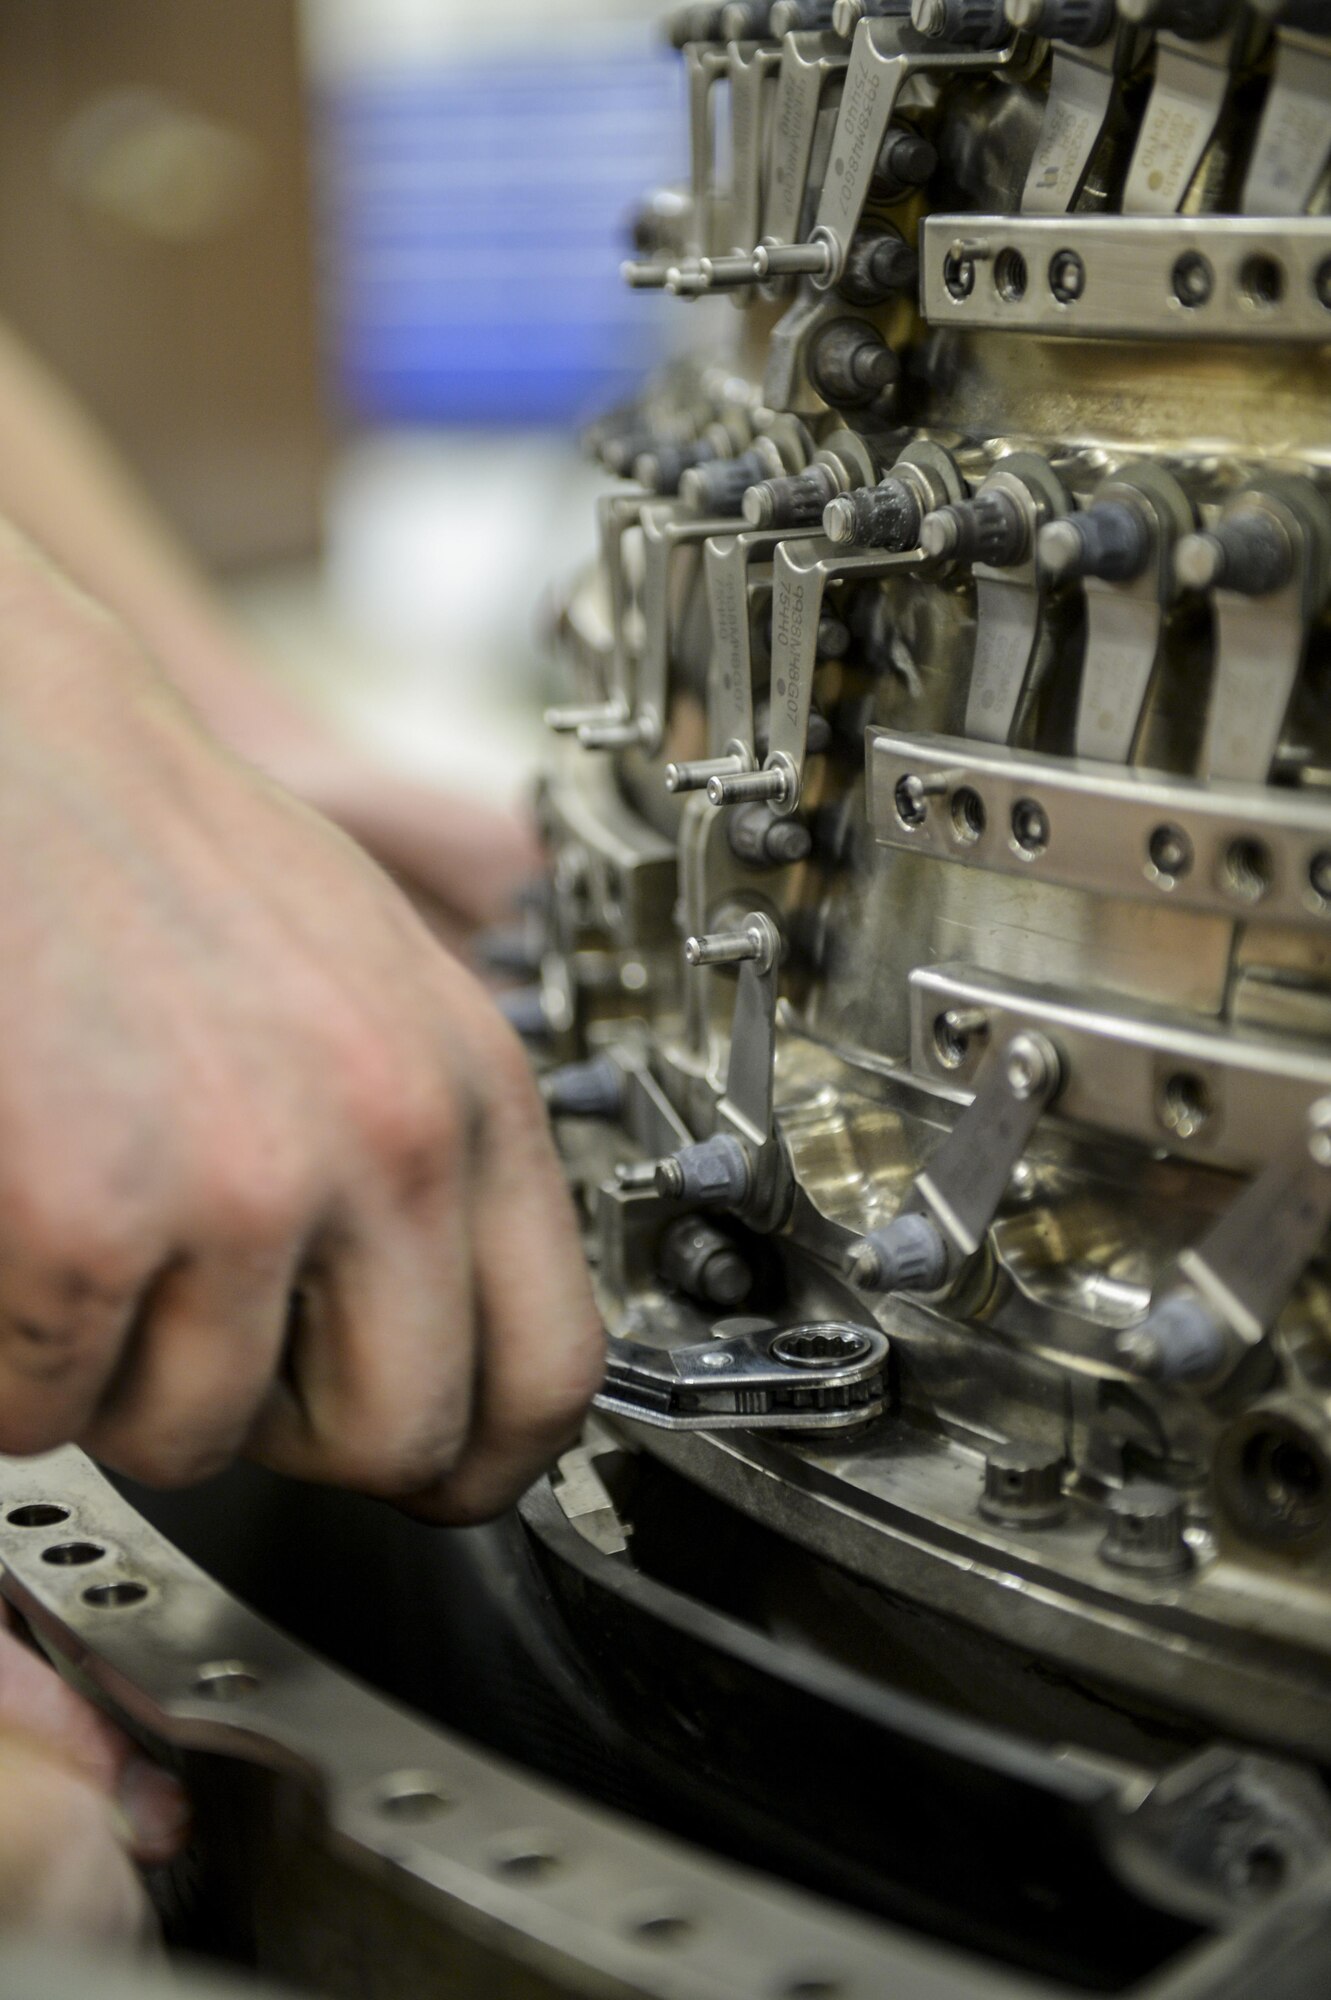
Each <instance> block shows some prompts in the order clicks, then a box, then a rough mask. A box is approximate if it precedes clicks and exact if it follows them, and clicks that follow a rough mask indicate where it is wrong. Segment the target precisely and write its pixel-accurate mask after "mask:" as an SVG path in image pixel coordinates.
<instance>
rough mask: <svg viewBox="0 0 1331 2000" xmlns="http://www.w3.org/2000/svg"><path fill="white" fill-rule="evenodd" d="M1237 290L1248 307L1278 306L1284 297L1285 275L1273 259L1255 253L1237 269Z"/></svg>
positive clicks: (1246, 258)
mask: <svg viewBox="0 0 1331 2000" xmlns="http://www.w3.org/2000/svg"><path fill="white" fill-rule="evenodd" d="M1239 290H1240V291H1241V292H1242V294H1243V296H1244V298H1245V299H1247V301H1248V303H1249V305H1254V306H1259V307H1263V308H1265V307H1269V306H1278V305H1279V304H1280V301H1281V299H1282V298H1283V297H1284V295H1285V273H1284V270H1283V269H1282V267H1281V266H1280V265H1279V264H1278V263H1277V262H1276V260H1275V258H1274V257H1268V256H1265V255H1263V254H1261V253H1255V254H1254V255H1253V256H1251V257H1245V258H1244V260H1243V263H1242V264H1241V265H1240V267H1239Z"/></svg>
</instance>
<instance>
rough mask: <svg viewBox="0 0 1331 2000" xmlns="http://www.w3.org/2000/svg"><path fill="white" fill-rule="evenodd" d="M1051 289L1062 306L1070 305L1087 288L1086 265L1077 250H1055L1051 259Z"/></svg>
mask: <svg viewBox="0 0 1331 2000" xmlns="http://www.w3.org/2000/svg"><path fill="white" fill-rule="evenodd" d="M1049 289H1050V291H1051V292H1052V293H1053V295H1054V297H1055V298H1056V299H1057V300H1058V303H1059V304H1060V305H1061V306H1070V305H1072V304H1073V303H1074V302H1075V301H1076V300H1077V299H1079V298H1080V297H1081V295H1082V293H1083V292H1084V291H1085V289H1086V266H1085V265H1084V264H1083V263H1082V261H1081V258H1080V257H1079V256H1078V255H1077V253H1076V251H1075V250H1055V252H1054V254H1053V256H1052V257H1051V258H1050V260H1049Z"/></svg>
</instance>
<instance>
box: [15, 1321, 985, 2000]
mask: <svg viewBox="0 0 1331 2000" xmlns="http://www.w3.org/2000/svg"><path fill="white" fill-rule="evenodd" d="M857 1331H858V1330H857ZM878 1351H879V1350H878V1346H877V1344H876V1343H875V1346H874V1352H875V1353H878ZM880 1365H881V1364H880ZM785 1374H786V1375H789V1376H794V1377H799V1375H800V1371H799V1369H798V1368H793V1367H792V1368H787V1369H786V1370H785ZM803 1379H804V1380H805V1382H806V1383H807V1382H808V1380H809V1376H808V1374H807V1372H806V1373H805V1375H804V1377H803ZM0 1491H2V1492H3V1512H2V1513H0V1562H3V1577H2V1578H0V1588H3V1592H4V1595H5V1597H6V1598H7V1599H8V1600H9V1602H10V1603H11V1604H13V1605H14V1606H15V1607H16V1608H17V1609H18V1610H19V1611H20V1612H21V1613H22V1614H23V1616H24V1617H25V1618H26V1619H28V1621H29V1622H30V1623H31V1625H32V1626H33V1628H34V1630H35V1631H36V1632H37V1633H38V1634H39V1635H40V1637H41V1638H42V1639H43V1641H44V1642H45V1643H46V1644H47V1645H49V1646H50V1647H51V1649H52V1650H53V1651H54V1652H55V1653H57V1654H58V1655H60V1656H62V1657H64V1658H66V1659H68V1660H70V1661H71V1662H73V1663H75V1664H77V1665H78V1667H79V1668H80V1670H81V1673H82V1674H83V1676H84V1677H85V1680H87V1681H88V1682H90V1683H91V1684H92V1685H93V1686H94V1687H96V1688H98V1689H100V1690H101V1691H102V1692H103V1693H104V1694H105V1695H106V1696H107V1697H108V1699H109V1700H110V1701H111V1702H113V1703H114V1705H115V1706H116V1708H117V1709H119V1710H120V1711H121V1712H122V1713H124V1714H126V1715H128V1716H129V1717H131V1718H132V1720H133V1721H134V1722H135V1723H137V1724H138V1725H140V1726H141V1727H142V1728H143V1729H144V1730H145V1731H147V1732H149V1734H150V1735H152V1736H154V1737H156V1738H157V1739H159V1740H160V1741H162V1742H164V1743H166V1744H169V1745H171V1746H173V1747H176V1748H179V1749H195V1750H205V1751H210V1752H214V1753H217V1754H220V1755H223V1756H230V1757H233V1758H235V1759H236V1760H237V1761H238V1762H239V1763H241V1764H247V1765H250V1766H257V1767H261V1768H265V1769H269V1770H273V1771H276V1772H280V1773H283V1774H285V1775H286V1776H288V1777H289V1778H294V1779H296V1780H298V1781H304V1782H306V1783H307V1784H308V1787H309V1791H310V1794H311V1797H312V1800H313V1801H314V1810H313V1811H312V1813H311V1814H310V1816H309V1821H310V1835H309V1837H310V1838H311V1839H312V1840H314V1841H317V1842H324V1843H326V1844H327V1847H328V1850H329V1852H330V1854H334V1853H335V1854H337V1855H338V1856H340V1857H341V1860H342V1861H343V1863H345V1864H348V1865H350V1866H352V1867H354V1868H363V1869H364V1870H365V1872H366V1874H367V1875H368V1876H370V1877H371V1878H373V1879H374V1880H376V1881H377V1882H378V1883H379V1884H380V1885H381V1886H382V1887H383V1888H385V1889H386V1890H387V1891H388V1892H389V1894H390V1895H391V1894H392V1893H394V1892H396V1891H400V1894H401V1897H402V1900H403V1903H404V1904H405V1905H411V1906H414V1907H415V1909H416V1910H417V1911H423V1912H425V1913H426V1914H427V1915H428V1916H429V1917H431V1918H433V1919H434V1920H436V1921H437V1923H438V1925H439V1931H440V1958H441V1965H446V1964H447V1963H448V1962H449V1961H448V1958H447V1953H448V1950H449V1942H448V1941H449V1938H450V1936H457V1935H461V1936H465V1937H467V1938H469V1939H470V1940H471V1941H472V1943H473V1944H477V1945H479V1946H481V1947H482V1948H484V1949H486V1950H488V1951H491V1952H493V1954H494V1956H495V1959H496V1964H497V1966H499V1965H512V1966H513V1967H515V1968H519V1967H520V1968H523V1971H522V1979H523V1982H524V1984H523V1990H524V1991H526V1990H528V1988H527V1984H526V1982H528V1981H534V1982H535V1984H534V1985H533V1986H532V1987H531V1990H532V1991H533V1992H535V1991H536V1989H537V1987H539V1989H540V1991H541V1992H542V1993H546V1992H547V1991H548V1992H549V1994H550V1995H551V1996H552V2000H555V1996H565V1995H567V1996H570V2000H571V1996H573V1995H575V1994H584V1993H587V1992H589V1991H592V1990H594V1991H596V1992H598V1993H601V1992H604V1993H606V1994H609V1993H611V1992H613V1993H615V1994H622V1995H623V1996H624V1997H625V2000H680V1996H681V1995H682V1994H684V1993H685V1992H687V1994H688V1995H689V1996H690V2000H768V1996H770V1995H772V1994H774V1993H793V1992H797V1991H799V1990H800V1984H799V1982H800V1981H801V1980H802V1979H809V1978H812V1976H813V1972H814V1971H815V1970H816V1971H817V1972H818V1975H819V1977H820V1978H823V1979H826V1980H829V1981H830V1980H835V1982H836V1990H837V1992H838V1993H839V1994H840V1993H844V1994H845V1996H846V2000H880V1996H881V1995H882V1994H883V1993H884V1992H886V1991H887V1990H888V1989H889V1988H891V1989H892V1990H893V1991H909V1992H912V1993H913V1992H915V1991H916V1988H915V1986H914V1984H913V1980H914V1978H915V1977H916V1976H917V1975H918V1976H919V1977H920V1978H921V1979H922V1980H923V1981H924V1983H923V1984H922V1985H921V1986H920V1987H919V1989H918V1990H919V1992H920V1994H921V1995H923V1994H925V1993H928V1994H930V1995H934V1994H937V1995H939V1996H940V1997H941V1996H946V2000H960V1996H961V1995H962V1994H963V1993H969V1992H970V1991H971V1990H972V1988H971V1985H970V1983H969V1975H967V1977H966V1979H965V1980H963V1979H962V1977H961V1974H960V1973H958V1975H957V1984H956V1985H955V1987H953V1986H952V1985H951V1984H949V1983H948V1980H949V1977H950V1974H949V1971H948V1967H949V1964H950V1961H947V1960H944V1961H943V1962H942V1964H941V1965H940V1964H939V1961H938V1958H937V1954H936V1952H935V1950H934V1949H933V1948H932V1947H931V1948H926V1947H924V1946H923V1945H921V1944H919V1943H917V1942H915V1941H913V1940H911V1939H909V1938H906V1937H904V1936H901V1935H899V1934H897V1933H894V1932H893V1931H891V1930H889V1929H887V1928H886V1927H884V1926H880V1925H878V1924H875V1923H873V1922H872V1921H870V1920H869V1919H867V1918H864V1917H861V1916H859V1915H857V1914H855V1913H854V1912H852V1911H850V1910H847V1909H845V1908H843V1907H840V1906H836V1907H834V1906H832V1905H830V1904H825V1903H822V1902H820V1901H818V1900H817V1899H815V1898H813V1897H810V1896H806V1895H803V1894H801V1892H800V1891H799V1890H797V1889H794V1888H792V1887H791V1885H790V1884H789V1883H788V1882H781V1883H775V1882H773V1883H768V1882H766V1881H765V1880H763V1879H762V1878H761V1877H760V1876H757V1875H754V1874H751V1873H749V1872H747V1871H746V1870H744V1869H741V1868H738V1867H735V1866H734V1865H732V1864H731V1863H729V1862H727V1861H723V1860H720V1859H718V1858H717V1856H716V1855H714V1854H707V1855H701V1854H695V1852H694V1851H693V1850H691V1849H690V1848H688V1847H687V1846H685V1845H683V1844H681V1843H679V1842H677V1841H674V1840H670V1839H667V1838H665V1837H663V1836H660V1835H657V1834H654V1833H652V1832H649V1831H648V1830H646V1829H645V1828H644V1827H642V1826H641V1825H640V1824H638V1823H635V1822H631V1821H629V1820H625V1819H620V1818H618V1817H617V1816H616V1815H614V1814H613V1813H610V1812H607V1811H604V1810H603V1809H601V1808H600V1807H595V1806H588V1805H585V1804H583V1803H582V1802H581V1801H579V1800H578V1799H576V1798H575V1797H573V1796H572V1795H571V1794H569V1793H565V1792H563V1791H561V1790H559V1789H558V1788H557V1787H556V1786H553V1785H549V1784H545V1783H542V1782H539V1781H537V1780H534V1779H530V1778H528V1777H526V1776H525V1775H524V1774H523V1773H522V1772H520V1771H519V1770H517V1769H516V1768H515V1767H513V1766H510V1765H508V1764H505V1763H503V1762H501V1761H500V1760H499V1759H497V1758H494V1757H491V1756H489V1755H487V1754H485V1753H483V1752H481V1751H479V1750H476V1749H474V1748H472V1747H471V1746H470V1745H469V1744H467V1743H464V1742H463V1741H462V1740H461V1739H460V1738H458V1737H455V1736H453V1735H451V1734H450V1733H449V1732H448V1731H447V1730H444V1729H440V1728H438V1727H436V1726H435V1725H434V1724H433V1723H427V1722H425V1721H422V1720H420V1719H419V1718H417V1717H416V1716H414V1715H412V1714H410V1713H408V1712H407V1711H406V1710H404V1709H401V1708H398V1707H396V1706H395V1705H394V1704H393V1703H391V1702H388V1701H386V1700H384V1699H383V1698H382V1697H381V1696H379V1695H377V1694H375V1693H373V1692H372V1691H371V1690H370V1689H368V1688H366V1687H364V1686H362V1685H361V1683H360V1682H358V1681H356V1680H353V1679H352V1678H351V1677H350V1676H349V1675H346V1674H344V1673H342V1672H340V1671H339V1670H337V1669H335V1668H333V1667H331V1666H329V1665H328V1664H326V1663H325V1662H324V1661H322V1660H320V1659H319V1658H317V1657H316V1656H315V1655H314V1654H312V1653H309V1652H307V1651H306V1650H305V1648H304V1647H303V1646H300V1645H298V1644H296V1643H295V1642H294V1641H293V1640H291V1639H288V1638H287V1637H286V1636H285V1635H284V1634H283V1633H282V1632H280V1631H278V1630H277V1629H276V1627H274V1626H272V1625H270V1624H268V1623H267V1621H266V1620H264V1619H262V1618H259V1617H256V1616H255V1615H254V1613H253V1612H251V1611H249V1610H247V1609H246V1608H245V1607H244V1606H243V1605H242V1604H240V1603H238V1602H237V1600H236V1599H235V1598H233V1597H231V1596H229V1595H228V1593H227V1592H226V1591H224V1590H222V1589H221V1588H220V1587H219V1586H218V1585H217V1584H215V1583H214V1582H213V1581H212V1580H211V1579H210V1578H209V1577H208V1576H206V1575H205V1574H204V1572H203V1571H202V1570H200V1569H198V1568H197V1567H196V1566H195V1565H194V1564H193V1563H192V1562H190V1561H189V1560H188V1559H187V1558H186V1557H184V1556H183V1555H181V1554H180V1552H179V1551H178V1550H177V1549H175V1548H174V1547H172V1545H171V1544H170V1542H168V1541H167V1540H166V1539H165V1538H164V1537H163V1536H161V1535H159V1534H158V1533H157V1531H156V1530H155V1529H153V1528H152V1527H150V1526H149V1524H148V1523H147V1522H146V1521H145V1520H144V1519H143V1517H142V1516H141V1515H140V1514H138V1513H137V1512H136V1511H135V1510H134V1508H133V1507H131V1506H130V1505H129V1503H128V1502H127V1501H125V1500H123V1499H121V1497H120V1496H119V1494H117V1493H116V1492H115V1490H114V1488H113V1487H112V1486H111V1485H110V1484H109V1483H108V1481H107V1480H106V1479H105V1478H104V1477H103V1476H102V1475H101V1473H99V1472H98V1471H97V1470H96V1468H95V1467H94V1466H93V1465H92V1463H91V1461H90V1460H88V1459H87V1458H85V1457H84V1455H83V1454H82V1452H79V1451H76V1450H73V1449H67V1450H63V1451H58V1452H54V1453H51V1454H49V1455H48V1456H45V1457H42V1458H30V1459H5V1460H3V1461H0ZM72 1546H77V1547H78V1548H79V1550H80V1552H81V1553H80V1560H79V1561H78V1562H73V1561H70V1560H69V1559H68V1558H67V1557H66V1558H64V1559H62V1560H60V1561H56V1562H53V1561H51V1560H49V1559H47V1557H48V1552H49V1551H50V1550H51V1549H53V1548H57V1547H63V1548H69V1547H72ZM300 1823H301V1826H302V1827H305V1825H306V1824H307V1821H306V1819H305V1818H302V1820H301V1822H300ZM667 1947H672V1948H667ZM931 1967H932V1968H936V1976H937V1977H938V1978H940V1979H941V1980H942V1981H943V1983H942V1984H941V1985H935V1984H934V1983H933V1981H932V1980H931V1979H930V1977H929V1974H930V1970H931ZM903 1980H904V1981H905V1982H906V1983H905V1985H904V1986H903V1985H900V1984H899V1982H900V1981H903ZM320 1984H322V1980H321V1981H320ZM339 1990H340V1989H339ZM358 1990H360V1989H359V1988H358ZM377 1990H378V1989H377V1988H376V1991H377ZM487 1990H490V1989H489V1988H487ZM505 1990H507V1989H506V1988H505ZM1015 1993H1016V1989H1015V1987H1014V1988H1012V1989H1011V2000H1015ZM1008 1994H1009V1989H1008V1988H1007V1987H1006V1986H1005V1985H1004V1986H1003V1987H1002V1988H1001V2000H1008Z"/></svg>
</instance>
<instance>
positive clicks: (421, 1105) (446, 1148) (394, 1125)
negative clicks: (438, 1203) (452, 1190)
mask: <svg viewBox="0 0 1331 2000" xmlns="http://www.w3.org/2000/svg"><path fill="white" fill-rule="evenodd" d="M353 1115H354V1118H355V1122H356V1127H357V1132H358V1136H359V1138H360V1141H361V1143H362V1144H363V1145H364V1146H365V1148H366V1149H367V1151H368V1152H369V1155H370V1157H371V1159H372V1160H373V1161H374V1162H375V1163H376V1165H377V1166H378V1167H379V1168H380V1169H381V1170H382V1171H383V1172H385V1173H387V1174H388V1176H389V1177H390V1179H391V1180H392V1182H393V1183H394V1185H395V1187H397V1188H398V1189H400V1190H401V1191H402V1193H403V1194H404V1195H405V1196H406V1197H408V1198H409V1197H411V1196H412V1195H414V1194H416V1193H417V1192H420V1191H423V1190H425V1189H427V1188H432V1187H435V1186H437V1185H438V1184H439V1183H440V1182H444V1181H448V1180H450V1179H451V1178H452V1177H453V1174H454V1172H455V1169H456V1167H457V1165H458V1164H459V1163H460V1161H461V1160H462V1159H463V1158H464V1157H465V1155H466V1152H467V1144H468V1142H467V1134H466V1120H465V1117H464V1115H463V1109H462V1105H461V1103H460V1101H459V1097H458V1094H457V1093H456V1091H454V1090H453V1089H451V1088H450V1087H449V1085H448V1081H447V1079H446V1078H445V1077H444V1075H443V1074H442V1072H441V1070H440V1069H438V1068H432V1067H431V1066H429V1065H427V1064H425V1063H421V1064H419V1065H417V1066H411V1065H409V1064H407V1063H405V1062H401V1061H398V1062H394V1063H391V1064H385V1065H383V1066H382V1067H381V1068H380V1069H379V1071H378V1080H377V1084H376V1087H375V1088H374V1089H373V1090H367V1089H365V1088H364V1087H363V1085H362V1087H361V1088H360V1089H358V1091H357V1092H356V1096H355V1101H354V1107H353Z"/></svg>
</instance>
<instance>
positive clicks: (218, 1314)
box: [77, 1238, 301, 1486]
mask: <svg viewBox="0 0 1331 2000" xmlns="http://www.w3.org/2000/svg"><path fill="white" fill-rule="evenodd" d="M300 1250H301V1245H300V1242H299V1239H298V1238H296V1239H294V1240H293V1239H291V1238H288V1239H287V1240H286V1241H279V1242H277V1243H275V1244H274V1245H273V1246H272V1247H270V1248H265V1249H260V1250H250V1251H248V1252H246V1251H241V1250H239V1249H230V1250H223V1251H214V1252H213V1253H211V1254H209V1255H205V1256H201V1257H199V1258H196V1259H193V1260H190V1261H185V1262H180V1263H177V1264H176V1265H174V1266H172V1267H170V1268H168V1269H167V1270H166V1271H165V1272H164V1273H163V1274H162V1276H161V1277H160V1278H159V1279H158V1280H157V1282H156V1284H154V1285H153V1286H152V1288H151V1290H150V1292H149V1295H148V1298H147V1300H146V1302H145V1304H144V1307H143V1309H142V1311H141V1313H140V1315H139V1320H138V1324H137V1326H136V1328H135V1331H134V1334H133V1336H132V1338H131V1340H130V1342H129V1345H128V1347H127V1350H126V1353H125V1356H124V1359H123V1361H122V1364H121V1366H120V1368H119V1369H118V1371H117V1373H116V1375H115V1377H114V1379H113V1381H112V1384H111V1386H110V1388H109V1390H108V1393H107V1394H106V1395H105V1396H104V1398H103V1400H102V1402H101V1405H100V1407H99V1408H98V1410H97V1412H96V1414H95V1416H94V1417H93V1418H92V1420H91V1421H90V1422H89V1423H88V1424H87V1426H86V1427H85V1428H84V1429H83V1431H82V1432H81V1433H78V1434H77V1435H79V1441H80V1442H81V1443H82V1444H84V1445H85V1446H86V1448H87V1449H88V1450H89V1451H91V1452H92V1453H93V1454H94V1455H95V1456H96V1457H97V1458H99V1459H101V1460H102V1461H103V1463H104V1464H107V1465H110V1466H112V1467H114V1468H115V1470H117V1471H119V1472H124V1473H126V1474H128V1475H129V1477H130V1478H132V1479H141V1480H142V1481H144V1483H145V1484H146V1485H150V1486H186V1485H189V1484H191V1483H193V1482H194V1481H196V1480H200V1479H206V1478H208V1477H210V1476H211V1475H212V1474H213V1473H216V1472H220V1471H221V1470H222V1468H223V1467H224V1466H225V1465H227V1464H229V1463H230V1461H231V1459H232V1458H234V1456H235V1455H236V1453H237V1452H238V1451H239V1450H240V1449H241V1447H242V1446H243V1444H244V1442H245V1440H246V1438H247V1437H248V1435H249V1432H250V1429H251V1426H252V1425H253V1423H254V1420H255V1418H256V1416H257V1415H258V1413H259V1410H260V1408H261V1406H262V1404H263V1401H264V1398H265V1396H266V1395H267V1392H268V1387H269V1384H270V1382H271V1381H272V1378H273V1375H274V1373H275V1372H276V1369H277V1366H278V1361H279V1358H280V1356H281V1352H282V1343H283V1340H284V1339H285V1336H286V1328H287V1318H288V1312H289V1305H290V1298H291V1289H292V1285H293V1283H294V1280H295V1275H296V1270H297V1266H298V1261H299V1257H300Z"/></svg>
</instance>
